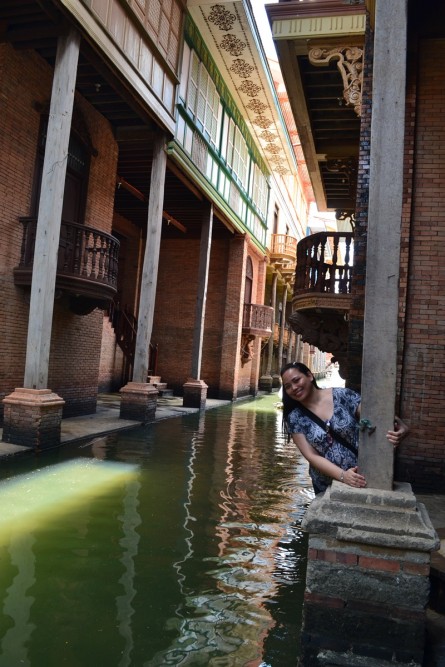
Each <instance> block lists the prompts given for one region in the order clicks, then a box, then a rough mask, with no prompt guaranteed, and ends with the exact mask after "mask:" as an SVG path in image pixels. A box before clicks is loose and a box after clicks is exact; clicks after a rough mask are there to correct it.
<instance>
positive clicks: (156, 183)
mask: <svg viewBox="0 0 445 667" xmlns="http://www.w3.org/2000/svg"><path fill="white" fill-rule="evenodd" d="M165 144H166V138H165V135H164V134H163V133H161V132H160V133H159V134H157V135H156V137H155V139H154V142H153V163H152V168H151V181H150V196H149V199H148V223H147V241H146V245H145V254H144V267H143V270H142V280H141V293H140V299H139V317H138V330H137V336H136V349H135V354H134V368H133V381H134V382H147V375H148V348H149V345H150V340H151V334H152V330H153V316H154V309H155V299H156V283H157V279H158V266H159V249H160V246H161V231H162V208H163V203H164V184H165V169H166V164H167V154H166V152H165Z"/></svg>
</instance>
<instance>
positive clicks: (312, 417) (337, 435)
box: [298, 403, 357, 455]
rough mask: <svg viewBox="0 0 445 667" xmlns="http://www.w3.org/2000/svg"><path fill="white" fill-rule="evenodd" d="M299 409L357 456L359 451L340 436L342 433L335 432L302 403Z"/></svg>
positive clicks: (327, 423)
mask: <svg viewBox="0 0 445 667" xmlns="http://www.w3.org/2000/svg"><path fill="white" fill-rule="evenodd" d="M298 409H299V410H301V412H302V413H303V414H304V415H306V416H307V417H309V419H312V421H313V422H315V423H316V424H318V426H320V428H322V429H323V431H326V433H329V434H330V435H331V436H332V437H333V438H334V440H337V442H339V443H340V444H341V445H343V447H346V449H349V451H350V452H352V453H353V454H355V455H357V449H356V448H355V447H354V446H353V445H351V443H350V442H348V441H347V440H346V439H345V438H344V437H343V436H342V435H340V433H337V432H336V431H334V429H332V428H331V426H330V424H329V422H325V421H323V420H322V419H320V417H318V416H317V415H316V414H314V413H313V412H312V410H309V409H308V408H306V407H305V406H304V405H302V404H301V403H299V405H298Z"/></svg>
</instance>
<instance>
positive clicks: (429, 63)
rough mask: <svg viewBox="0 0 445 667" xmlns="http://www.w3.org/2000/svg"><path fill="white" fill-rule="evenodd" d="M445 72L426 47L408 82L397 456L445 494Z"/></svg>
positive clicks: (444, 59)
mask: <svg viewBox="0 0 445 667" xmlns="http://www.w3.org/2000/svg"><path fill="white" fill-rule="evenodd" d="M444 66H445V43H444V42H443V41H442V40H423V41H420V43H419V52H418V70H417V71H411V72H410V76H409V78H408V82H409V89H408V107H407V108H408V113H407V128H406V129H407V150H406V168H407V174H406V188H405V208H404V220H403V230H402V233H403V238H402V244H403V245H402V251H403V254H402V259H401V278H402V283H401V285H402V287H403V286H404V285H405V284H406V318H405V327H404V348H403V370H402V378H401V399H402V400H401V411H402V414H403V415H406V418H407V420H409V424H410V427H411V434H410V437H409V438H408V439H407V440H406V441H405V443H403V445H402V447H401V449H400V452H399V459H398V465H397V473H398V476H399V477H400V478H407V479H408V480H409V481H410V482H412V484H413V485H414V486H415V488H427V489H433V488H443V482H444V480H445V460H444V458H445V457H444V442H445V419H444V416H443V396H444V394H445V371H444V368H443V357H444V347H445V336H444V325H445V318H444V312H445V273H444V257H443V254H444V250H443V247H444V241H445V213H444V208H445V194H444V192H445V190H444V179H445V176H444V173H445V171H444V169H445V153H444V149H443V146H444V145H445V122H444V119H443V108H444V105H445V90H444V87H443V81H442V77H441V76H440V74H439V73H440V72H442V71H443V67H444ZM414 101H415V103H416V104H415V107H414ZM415 109H416V114H415V116H414V112H415ZM412 148H414V168H413V169H412V167H411V164H410V156H411V150H412ZM409 149H411V150H409ZM412 174H413V176H412ZM411 178H412V186H411ZM406 276H407V278H406ZM401 314H402V315H403V311H402V313H401Z"/></svg>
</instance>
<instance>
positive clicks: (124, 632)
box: [0, 395, 312, 667]
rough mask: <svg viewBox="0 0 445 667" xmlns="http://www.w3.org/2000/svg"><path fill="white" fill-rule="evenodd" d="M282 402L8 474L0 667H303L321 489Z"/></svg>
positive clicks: (16, 467) (178, 423) (169, 425)
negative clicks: (312, 511) (310, 508)
mask: <svg viewBox="0 0 445 667" xmlns="http://www.w3.org/2000/svg"><path fill="white" fill-rule="evenodd" d="M276 401H277V396H273V395H272V396H268V397H264V398H260V399H258V400H255V401H249V402H246V403H241V404H239V405H235V406H233V407H230V406H229V407H225V408H219V409H216V410H210V411H207V412H206V413H204V414H202V415H201V416H200V415H191V416H188V417H184V418H175V419H169V420H165V421H161V422H158V423H157V424H153V425H150V426H148V427H146V428H141V429H138V430H133V431H129V432H126V433H121V434H118V435H112V436H108V437H107V438H101V439H96V440H94V441H92V442H91V443H88V444H87V445H83V446H82V447H71V448H66V447H65V448H63V449H61V450H60V451H58V452H53V453H46V454H43V455H41V456H40V457H36V458H34V456H29V457H26V458H24V459H21V460H20V461H18V460H15V461H12V462H10V463H6V464H4V465H3V464H2V468H1V469H0V476H1V477H2V481H1V482H0V503H1V507H2V512H1V515H2V517H3V520H1V519H0V563H1V567H0V667H18V666H21V665H29V666H30V667H41V666H42V667H53V666H58V665H69V666H70V667H89V666H90V665H91V666H92V667H93V666H94V667H115V666H116V667H127V666H132V667H139V666H146V667H155V666H157V665H159V666H164V665H165V666H166V665H188V666H195V665H196V666H199V665H204V666H210V665H211V666H215V667H222V666H224V667H228V666H234V667H241V666H246V667H247V666H248V667H254V666H260V665H262V666H263V667H266V666H267V665H270V666H272V667H292V665H295V664H296V660H297V656H298V650H299V633H300V628H301V611H302V602H303V588H304V577H305V565H306V562H305V561H306V547H307V545H306V539H305V535H304V534H303V533H302V532H301V531H300V530H299V528H298V526H299V523H300V521H301V518H302V515H303V513H304V511H305V508H306V507H307V504H308V502H309V501H310V499H311V498H312V490H311V484H310V480H309V478H308V477H307V472H306V470H307V468H306V464H305V463H304V462H303V461H302V460H301V458H300V457H299V455H298V454H297V452H296V449H295V447H294V446H293V445H292V444H291V443H289V444H288V443H287V442H286V441H285V439H284V438H283V436H282V435H281V413H280V412H279V411H277V410H276V408H275V403H276ZM91 458H93V459H95V460H91ZM11 477H13V479H11ZM7 478H9V479H7ZM10 519H13V520H10Z"/></svg>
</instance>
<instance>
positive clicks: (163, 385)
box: [152, 382, 167, 391]
mask: <svg viewBox="0 0 445 667" xmlns="http://www.w3.org/2000/svg"><path fill="white" fill-rule="evenodd" d="M152 384H154V386H155V387H156V389H157V390H158V391H163V390H164V389H167V383H166V382H152Z"/></svg>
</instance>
